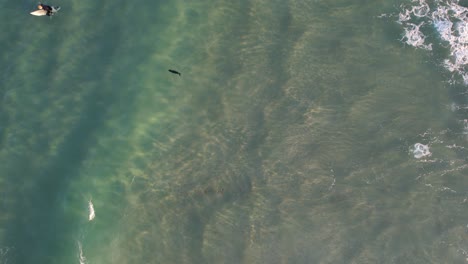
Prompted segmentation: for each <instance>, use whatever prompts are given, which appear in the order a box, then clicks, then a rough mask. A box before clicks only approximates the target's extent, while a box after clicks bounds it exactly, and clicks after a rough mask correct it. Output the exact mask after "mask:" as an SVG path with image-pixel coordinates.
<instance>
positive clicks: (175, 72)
mask: <svg viewBox="0 0 468 264" xmlns="http://www.w3.org/2000/svg"><path fill="white" fill-rule="evenodd" d="M169 72H170V73H173V74H177V75H179V76H182V73H180V72H178V71H176V70H172V69H169Z"/></svg>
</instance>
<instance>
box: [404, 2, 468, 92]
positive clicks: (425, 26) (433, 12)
mask: <svg viewBox="0 0 468 264" xmlns="http://www.w3.org/2000/svg"><path fill="white" fill-rule="evenodd" d="M397 22H398V23H400V24H401V25H402V26H403V30H404V32H403V38H402V39H401V40H402V41H403V42H404V43H406V44H408V45H411V46H414V47H416V48H421V49H425V50H432V49H433V47H434V46H440V47H448V48H449V56H448V58H446V59H444V61H443V62H442V64H443V66H444V67H445V68H446V69H447V70H449V71H450V72H452V73H454V74H456V75H459V76H461V77H462V78H463V82H464V84H468V8H467V7H464V6H462V5H460V4H459V1H458V0H448V1H447V0H445V1H441V0H413V1H412V2H411V4H409V5H402V6H401V12H400V13H399V14H398V20H397ZM434 30H435V32H437V36H438V38H435V39H433V38H428V36H429V35H430V33H429V32H434ZM452 81H453V80H452Z"/></svg>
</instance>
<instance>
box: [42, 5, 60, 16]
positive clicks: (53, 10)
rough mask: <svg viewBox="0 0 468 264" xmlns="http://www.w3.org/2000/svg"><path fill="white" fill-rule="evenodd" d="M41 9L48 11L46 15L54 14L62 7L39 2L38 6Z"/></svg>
mask: <svg viewBox="0 0 468 264" xmlns="http://www.w3.org/2000/svg"><path fill="white" fill-rule="evenodd" d="M37 8H38V9H39V10H44V11H46V16H53V15H54V14H55V13H56V12H57V11H59V10H60V7H58V6H57V7H54V6H50V5H44V4H39V5H38V6H37Z"/></svg>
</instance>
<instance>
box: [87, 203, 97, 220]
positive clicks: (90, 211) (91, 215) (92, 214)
mask: <svg viewBox="0 0 468 264" xmlns="http://www.w3.org/2000/svg"><path fill="white" fill-rule="evenodd" d="M94 217H96V214H95V212H94V205H93V202H91V200H89V201H88V220H89V221H92V220H93V219H94Z"/></svg>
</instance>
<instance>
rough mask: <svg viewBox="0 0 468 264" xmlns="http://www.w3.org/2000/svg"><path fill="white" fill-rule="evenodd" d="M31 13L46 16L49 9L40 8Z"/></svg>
mask: <svg viewBox="0 0 468 264" xmlns="http://www.w3.org/2000/svg"><path fill="white" fill-rule="evenodd" d="M30 14H31V15H33V16H45V15H47V11H45V10H43V9H38V10H36V11H32V12H31V13H30Z"/></svg>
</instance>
